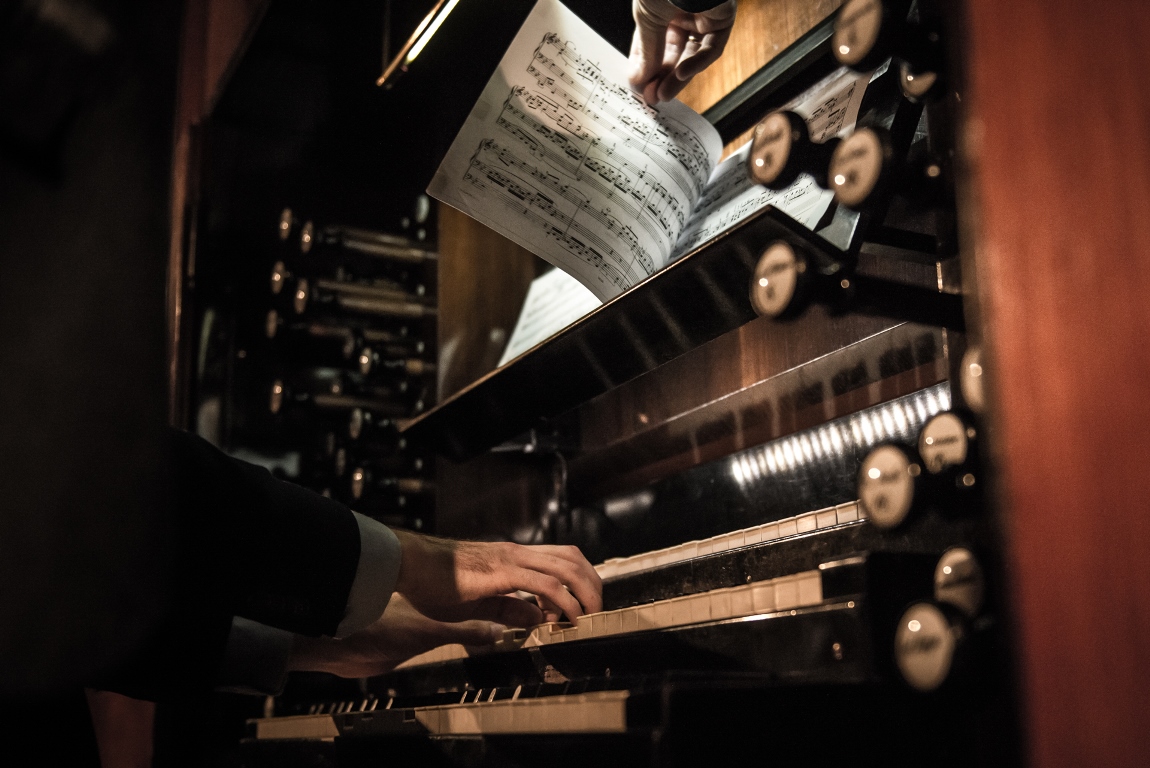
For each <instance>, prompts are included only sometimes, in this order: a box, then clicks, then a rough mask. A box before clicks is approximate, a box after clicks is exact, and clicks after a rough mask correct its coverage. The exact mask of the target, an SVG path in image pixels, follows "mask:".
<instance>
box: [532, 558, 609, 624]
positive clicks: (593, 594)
mask: <svg viewBox="0 0 1150 768" xmlns="http://www.w3.org/2000/svg"><path fill="white" fill-rule="evenodd" d="M518 562H519V565H521V566H523V567H525V568H529V569H531V570H533V571H538V572H540V573H544V574H547V575H549V576H552V577H554V578H556V579H558V580H559V582H560V583H561V584H562V585H564V586H565V587H566V590H564V591H565V592H568V593H573V594H574V595H575V598H576V599H577V600H578V601H579V603H580V604H581V605H582V606H583V608H584V609H585V610H586V612H587V613H597V612H598V611H600V610H602V607H603V581H602V579H600V578H599V574H598V573H596V572H595V569H594V568H592V567H591V564H590V563H588V562H587V561H586V559H583V561H582V562H581V563H573V562H571V561H570V560H565V559H563V558H560V557H556V556H554V555H550V554H547V553H545V552H540V551H538V550H537V549H536V548H535V547H529V548H525V549H524V550H523V551H521V552H520V556H519V561H518ZM536 594H539V593H536ZM544 596H545V597H547V598H549V599H550V598H551V595H544ZM554 602H556V604H558V605H560V606H563V603H561V602H559V601H554ZM568 615H570V614H568Z"/></svg>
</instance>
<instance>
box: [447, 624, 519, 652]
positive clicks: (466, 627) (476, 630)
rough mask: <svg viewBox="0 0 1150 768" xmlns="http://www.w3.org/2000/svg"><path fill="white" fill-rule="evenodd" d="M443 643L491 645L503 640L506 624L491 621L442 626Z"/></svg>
mask: <svg viewBox="0 0 1150 768" xmlns="http://www.w3.org/2000/svg"><path fill="white" fill-rule="evenodd" d="M443 626H444V627H445V631H444V635H443V643H444V644H445V645H446V644H447V643H459V644H460V645H471V646H476V645H493V644H495V643H497V642H499V640H501V639H502V638H503V631H504V630H505V629H507V625H506V624H498V623H496V622H492V621H480V620H478V619H472V620H470V621H459V622H455V623H453V624H444V625H443Z"/></svg>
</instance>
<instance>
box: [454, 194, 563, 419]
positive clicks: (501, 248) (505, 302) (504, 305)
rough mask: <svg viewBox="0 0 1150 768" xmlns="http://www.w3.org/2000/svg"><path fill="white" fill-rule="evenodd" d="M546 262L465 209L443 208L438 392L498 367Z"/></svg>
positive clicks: (464, 384)
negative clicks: (468, 213)
mask: <svg viewBox="0 0 1150 768" xmlns="http://www.w3.org/2000/svg"><path fill="white" fill-rule="evenodd" d="M542 264H543V262H542V261H541V260H540V259H539V258H537V257H536V256H534V255H533V254H532V253H531V252H530V251H527V250H526V249H524V248H520V247H519V246H518V245H515V244H514V243H512V242H511V241H510V240H508V239H506V238H505V237H503V236H502V235H499V234H497V233H496V232H494V231H493V230H491V229H489V228H488V227H485V226H484V225H482V224H480V223H479V222H477V221H475V220H474V219H472V218H471V217H469V216H467V215H466V214H463V213H460V212H459V211H457V210H455V209H454V208H451V207H450V206H446V205H442V206H440V207H439V397H440V399H442V398H445V397H448V396H450V395H452V394H454V393H455V392H457V391H459V390H460V389H462V388H463V387H465V386H467V385H468V384H470V383H471V382H473V381H475V380H476V379H478V378H479V377H480V376H483V375H484V374H485V373H487V372H488V371H491V370H492V369H494V368H495V364H496V363H497V362H499V356H500V355H501V354H502V353H503V348H504V346H506V343H507V339H508V338H509V337H510V335H511V331H512V329H513V328H514V327H515V321H516V319H517V318H518V317H519V308H520V307H521V306H522V305H523V299H524V298H525V297H526V296H527V288H528V287H529V286H530V285H531V281H532V280H533V279H534V278H535V275H536V273H537V270H538V269H540V267H541V266H542Z"/></svg>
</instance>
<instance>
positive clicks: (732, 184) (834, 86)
mask: <svg viewBox="0 0 1150 768" xmlns="http://www.w3.org/2000/svg"><path fill="white" fill-rule="evenodd" d="M885 71H886V67H885V65H884V66H883V67H882V68H880V69H878V70H876V71H875V72H874V73H873V74H872V73H869V72H867V73H863V74H857V73H855V72H853V71H851V70H849V69H847V68H846V67H841V68H839V69H837V70H835V71H834V72H832V73H831V74H829V75H827V76H826V77H825V78H823V79H822V80H820V81H819V82H818V83H815V84H814V85H813V86H811V87H810V88H809V89H807V90H806V91H805V92H803V93H801V94H799V96H797V97H796V98H795V99H793V100H792V101H790V102H788V103H787V104H785V105H783V106H782V107H781V109H789V110H792V111H794V112H797V113H798V114H799V115H802V117H803V118H805V119H806V121H807V129H808V130H809V131H810V134H811V140H812V141H814V142H815V143H818V144H821V143H822V142H824V141H826V140H827V139H829V138H832V137H834V136H841V135H843V134H845V133H849V132H850V131H852V130H854V126H855V121H856V120H857V119H858V111H859V107H860V106H861V105H862V98H863V94H864V93H866V86H867V84H868V83H869V82H870V81H871V80H872V79H874V78H875V77H878V76H879V75H881V74H882V73H883V72H885ZM750 152H751V142H749V141H748V142H747V143H746V144H744V145H743V146H742V147H740V148H739V149H738V150H736V151H735V152H733V153H732V154H731V155H730V157H728V158H726V159H725V160H723V162H722V163H720V164H719V166H718V167H717V168H715V171H714V173H713V174H712V176H711V178H710V179H709V180H708V182H707V188H706V190H705V191H704V192H703V195H702V197H700V198H699V200H698V201H697V202H696V203H695V211H694V213H693V214H692V216H691V220H690V222H688V224H687V226H686V227H684V229H683V232H682V234H680V236H679V242H678V243H677V244H676V246H675V250H674V253H673V254H672V260H674V259H677V258H679V257H680V256H682V255H684V254H686V253H689V252H690V251H692V250H694V249H695V248H697V247H698V246H700V245H702V244H703V243H705V242H707V241H708V240H710V239H711V238H713V237H715V236H716V235H718V234H719V233H721V232H723V231H725V230H727V229H729V228H730V227H733V226H734V225H736V224H738V223H739V222H740V221H742V220H743V219H745V218H747V217H748V216H750V215H751V214H752V213H755V212H756V211H758V210H761V209H762V208H765V207H766V206H768V205H773V206H775V207H776V208H778V209H779V210H781V211H783V212H784V213H786V214H787V215H788V216H790V217H791V218H792V219H795V220H796V221H798V222H799V223H801V224H802V225H803V226H805V227H807V228H808V229H814V227H815V225H816V224H817V223H818V221H819V219H821V218H822V216H823V214H824V213H826V211H827V208H828V207H829V206H830V204H831V200H832V199H833V198H834V195H833V194H832V193H831V192H830V191H828V190H825V189H822V188H820V187H819V186H818V185H817V184H815V180H814V179H813V178H812V177H811V176H810V175H809V174H806V173H804V174H801V175H800V176H799V178H797V179H795V183H794V184H792V185H791V186H789V187H787V188H786V189H784V190H780V191H775V190H772V189H767V188H766V187H764V186H763V185H761V184H756V183H755V182H754V181H753V180H752V179H751V177H750V176H749V175H747V171H746V164H747V156H748V155H749V154H750Z"/></svg>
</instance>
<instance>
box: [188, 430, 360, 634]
mask: <svg viewBox="0 0 1150 768" xmlns="http://www.w3.org/2000/svg"><path fill="white" fill-rule="evenodd" d="M170 436H171V447H172V450H171V457H172V468H173V472H174V483H173V491H174V493H175V505H176V509H177V510H178V512H177V514H178V516H179V519H180V521H181V523H182V525H183V527H184V530H185V532H186V536H185V538H186V540H187V541H188V543H189V544H190V545H192V546H193V549H191V550H190V551H188V552H187V553H186V554H187V556H188V558H189V569H188V570H189V575H191V576H192V577H193V581H194V582H195V583H198V584H200V585H202V586H203V587H206V588H207V589H209V590H211V591H212V592H213V593H214V594H215V595H216V596H217V598H218V600H219V601H220V603H221V607H222V608H225V609H226V610H227V611H228V613H229V615H231V616H242V617H244V618H247V619H251V620H253V621H257V622H259V623H261V624H266V625H268V626H272V627H279V628H280V629H286V630H288V631H291V632H298V633H300V634H303V635H311V636H319V635H334V634H335V633H336V628H337V627H338V626H339V623H340V621H341V620H342V619H343V617H344V612H345V611H346V608H347V598H348V593H349V591H350V590H351V584H352V581H353V580H354V579H355V573H356V567H357V564H358V562H359V528H358V525H357V524H356V522H355V518H354V517H353V516H352V513H351V510H349V509H348V508H347V507H345V506H344V505H342V504H340V503H338V502H335V501H332V500H331V499H328V498H325V497H323V496H320V495H319V494H317V493H314V492H312V491H309V490H307V489H305V488H301V487H299V486H297V485H293V484H291V483H286V482H283V481H281V480H277V479H275V478H274V477H272V475H271V474H270V473H269V472H268V471H267V470H266V469H264V468H262V467H257V466H255V465H253V464H249V463H247V462H244V461H240V460H238V459H233V458H231V457H229V456H226V455H225V454H223V453H222V452H220V451H219V450H217V449H216V448H214V447H213V446H212V445H210V444H209V443H207V442H206V441H204V440H203V439H201V438H199V437H197V436H195V435H191V434H188V433H186V432H179V431H176V430H172V431H171V433H170Z"/></svg>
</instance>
